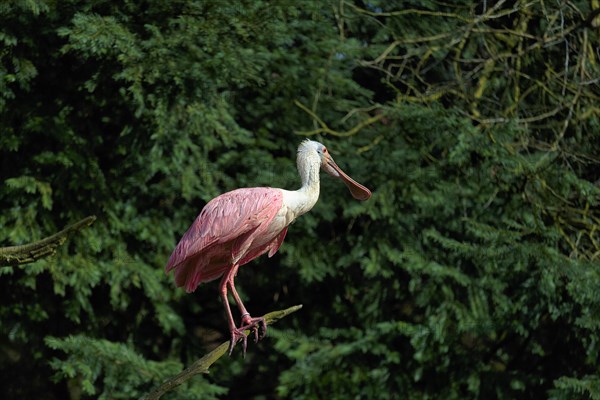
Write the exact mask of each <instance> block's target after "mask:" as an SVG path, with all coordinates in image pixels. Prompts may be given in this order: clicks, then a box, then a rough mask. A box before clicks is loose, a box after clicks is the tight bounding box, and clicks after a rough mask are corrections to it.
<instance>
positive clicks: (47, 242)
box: [0, 215, 96, 266]
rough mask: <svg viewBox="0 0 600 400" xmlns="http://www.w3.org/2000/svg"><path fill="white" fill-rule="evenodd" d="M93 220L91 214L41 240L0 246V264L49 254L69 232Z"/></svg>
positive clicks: (26, 261)
mask: <svg viewBox="0 0 600 400" xmlns="http://www.w3.org/2000/svg"><path fill="white" fill-rule="evenodd" d="M95 220H96V216H94V215H91V216H89V217H86V218H84V219H82V220H81V221H79V222H76V223H74V224H73V225H70V226H67V227H66V228H65V229H63V230H62V231H60V232H57V233H55V234H54V235H52V236H48V237H47V238H44V239H42V240H38V241H36V242H33V243H28V244H23V245H20V246H9V247H0V266H15V265H22V264H28V263H31V262H34V261H36V260H38V259H40V258H42V257H48V256H51V255H53V254H54V253H56V248H57V247H58V246H60V245H61V244H63V243H64V242H65V241H66V240H67V238H68V237H69V235H70V234H72V233H73V232H75V231H78V230H80V229H82V228H85V227H87V226H90V225H91V224H92V223H93V222H94V221H95Z"/></svg>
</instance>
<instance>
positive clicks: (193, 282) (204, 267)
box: [165, 187, 282, 292]
mask: <svg viewBox="0 0 600 400" xmlns="http://www.w3.org/2000/svg"><path fill="white" fill-rule="evenodd" d="M281 206H282V194H281V190H278V189H273V188H265V187H263V188H245V189H237V190H233V191H231V192H227V193H224V194H222V195H220V196H218V197H215V198H214V199H212V200H211V201H209V202H208V203H207V204H206V206H204V208H203V209H202V211H201V212H200V215H198V217H197V218H196V220H195V221H194V223H193V224H192V225H191V226H190V228H189V229H188V231H187V232H186V233H185V234H184V235H183V237H182V238H181V240H180V241H179V243H178V244H177V247H176V248H175V250H174V251H173V253H172V254H171V257H170V258H169V262H168V263H167V266H166V268H165V270H166V272H167V273H168V272H169V271H171V270H173V269H174V270H175V282H176V283H177V286H185V289H186V291H188V292H191V291H193V290H195V289H196V287H197V286H198V285H199V284H200V283H201V282H208V281H211V280H213V279H216V278H218V277H219V276H221V275H222V274H223V272H224V271H225V270H226V269H227V268H228V267H229V266H230V265H231V262H232V260H233V259H234V258H238V260H240V259H241V258H243V255H244V254H236V252H237V251H246V250H248V249H244V248H243V242H244V241H246V240H250V241H251V240H253V237H254V236H257V235H260V234H261V233H262V232H263V231H264V230H265V229H266V227H267V226H268V225H269V223H270V222H271V221H272V220H273V218H274V217H275V215H276V214H277V212H278V211H279V210H280V209H281ZM240 246H242V248H241V250H240ZM265 251H266V250H265ZM262 253H264V251H263V252H261V253H260V254H262ZM260 254H259V255H260ZM247 261H249V260H246V262H247Z"/></svg>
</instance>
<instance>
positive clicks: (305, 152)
mask: <svg viewBox="0 0 600 400" xmlns="http://www.w3.org/2000/svg"><path fill="white" fill-rule="evenodd" d="M301 156H302V157H303V158H305V157H306V158H309V159H313V160H315V162H316V160H319V163H320V165H321V169H323V170H324V171H325V172H327V173H328V174H329V175H331V176H333V177H336V178H340V179H341V180H342V181H343V182H344V183H345V184H346V186H347V187H348V189H349V190H350V193H351V194H352V197H354V198H355V199H357V200H367V199H369V198H370V197H371V191H370V190H369V189H367V188H366V187H364V186H363V185H361V184H360V183H358V182H356V181H355V180H354V179H352V178H350V177H349V176H348V175H346V174H345V173H344V171H342V169H341V168H340V167H338V166H337V164H336V163H335V161H333V157H332V156H331V154H329V151H328V150H327V147H325V146H324V145H323V144H321V143H319V142H315V141H314V140H310V139H306V140H304V141H303V142H302V143H300V146H298V157H299V158H300V157H301Z"/></svg>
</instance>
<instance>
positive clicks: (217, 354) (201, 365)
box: [140, 304, 302, 400]
mask: <svg viewBox="0 0 600 400" xmlns="http://www.w3.org/2000/svg"><path fill="white" fill-rule="evenodd" d="M301 308H302V304H300V305H297V306H293V307H290V308H288V309H285V310H279V311H273V312H270V313H268V314H265V315H264V316H263V318H264V319H265V322H266V323H267V325H271V324H273V323H275V322H277V321H278V320H280V319H281V318H283V317H286V316H288V315H289V314H291V313H293V312H296V311H298V310H299V309H301ZM249 332H250V331H246V333H247V334H248V333H249ZM228 348H229V342H228V341H227V342H224V343H222V344H221V345H219V346H218V347H217V348H216V349H214V350H213V351H211V352H210V353H208V354H206V355H205V356H204V357H202V358H201V359H199V360H197V361H196V362H194V363H193V364H192V365H191V366H190V367H188V368H186V369H184V370H183V371H181V372H180V373H178V374H177V375H175V376H173V377H172V378H169V379H168V380H166V381H165V382H163V383H162V384H161V385H160V386H159V387H157V388H156V389H154V390H152V391H151V392H150V393H148V394H146V395H145V396H142V397H141V398H140V400H157V399H160V397H161V396H162V395H163V394H165V393H166V392H168V391H170V390H173V389H174V388H175V387H177V386H179V385H181V384H182V383H184V382H185V381H187V380H188V379H190V378H191V377H192V376H194V375H197V374H207V373H208V368H209V367H210V366H211V365H212V364H213V363H214V362H215V361H217V360H218V359H219V358H221V357H222V356H223V355H224V354H225V353H227V349H228Z"/></svg>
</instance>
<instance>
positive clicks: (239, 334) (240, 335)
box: [229, 328, 248, 358]
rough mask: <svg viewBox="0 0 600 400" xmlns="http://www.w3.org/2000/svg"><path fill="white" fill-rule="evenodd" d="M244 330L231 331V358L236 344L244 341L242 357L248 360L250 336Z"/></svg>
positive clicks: (234, 329) (235, 329)
mask: <svg viewBox="0 0 600 400" xmlns="http://www.w3.org/2000/svg"><path fill="white" fill-rule="evenodd" d="M244 331H245V329H243V328H240V329H238V328H233V329H232V330H231V341H230V342H229V356H230V357H231V353H232V352H233V348H234V347H235V345H236V343H237V342H239V341H240V340H242V357H244V358H246V347H248V335H246V334H245V333H244Z"/></svg>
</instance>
